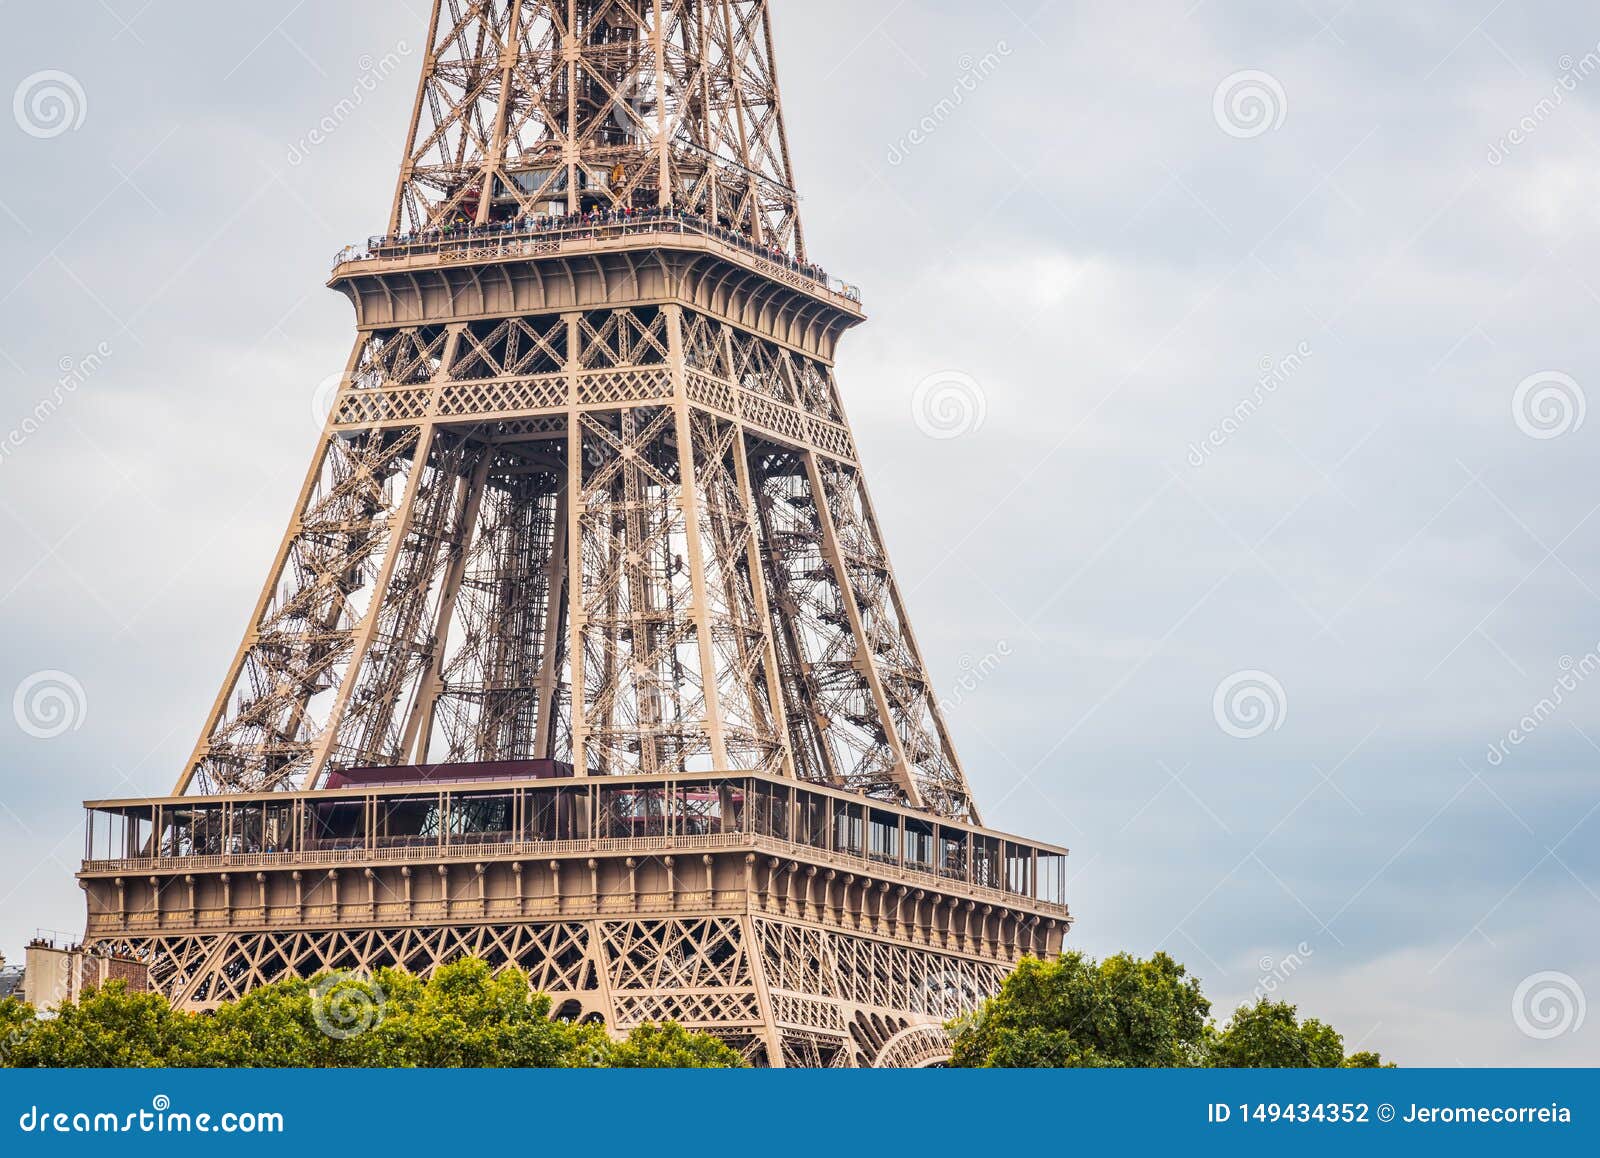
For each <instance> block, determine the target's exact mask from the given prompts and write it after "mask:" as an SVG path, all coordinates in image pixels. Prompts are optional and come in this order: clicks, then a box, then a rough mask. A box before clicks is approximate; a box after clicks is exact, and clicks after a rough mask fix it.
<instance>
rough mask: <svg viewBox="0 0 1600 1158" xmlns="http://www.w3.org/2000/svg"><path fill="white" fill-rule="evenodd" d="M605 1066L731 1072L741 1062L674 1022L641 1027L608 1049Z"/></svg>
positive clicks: (719, 1045)
mask: <svg viewBox="0 0 1600 1158" xmlns="http://www.w3.org/2000/svg"><path fill="white" fill-rule="evenodd" d="M607 1064H608V1065H609V1066H610V1067H611V1068H612V1069H630V1070H734V1069H742V1068H743V1067H744V1064H745V1062H744V1059H743V1058H742V1057H740V1056H739V1055H738V1054H737V1053H735V1052H734V1051H733V1050H732V1049H730V1048H729V1047H728V1046H727V1045H726V1044H725V1043H724V1042H722V1041H719V1040H718V1039H717V1038H714V1037H711V1036H709V1035H707V1034H703V1033H690V1032H689V1031H688V1030H686V1029H684V1028H683V1026H681V1025H679V1024H678V1023H677V1022H674V1021H669V1022H667V1023H666V1024H665V1025H641V1026H639V1028H637V1029H635V1030H634V1031H633V1032H632V1033H631V1034H629V1035H628V1039H627V1040H626V1041H622V1042H618V1043H617V1044H616V1045H614V1046H612V1047H611V1054H610V1059H609V1061H608V1062H607Z"/></svg>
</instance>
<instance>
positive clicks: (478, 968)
mask: <svg viewBox="0 0 1600 1158" xmlns="http://www.w3.org/2000/svg"><path fill="white" fill-rule="evenodd" d="M550 1009H551V1002H550V998H549V997H547V996H545V995H544V994H539V993H535V992H533V990H532V988H531V986H530V985H529V982H528V977H527V975H526V974H525V973H523V972H522V971H520V970H517V969H508V970H506V971H504V972H503V973H499V974H496V973H495V972H494V971H493V970H492V969H490V967H489V966H488V965H487V964H485V963H484V962H482V961H476V960H467V961H461V962H458V963H456V964H453V965H449V966H446V967H444V968H442V969H440V970H438V971H437V972H435V973H434V974H433V976H432V977H430V978H429V979H428V980H426V981H423V980H421V979H419V978H417V977H415V976H413V975H412V974H409V973H406V972H403V971H401V970H395V969H386V970H382V971H380V972H379V973H377V974H376V975H374V976H373V977H372V978H370V979H367V978H359V977H355V976H351V975H347V974H335V975H328V976H323V977H318V978H315V979H313V980H311V981H304V980H300V979H291V980H287V981H280V982H278V983H277V984H274V985H269V986H266V987H264V988H261V989H258V990H256V991H255V992H253V993H251V994H250V995H249V996H247V997H245V998H244V999H243V1000H241V1001H237V1002H231V1003H228V1004H225V1005H223V1006H221V1007H220V1008H219V1009H217V1010H216V1011H215V1012H214V1013H209V1014H186V1013H178V1012H175V1011H174V1010H173V1009H172V1007H171V1006H170V1005H168V1003H167V1002H166V1000H165V999H164V998H161V997H158V996H155V995H153V994H140V993H129V992H128V991H127V989H126V987H125V986H123V985H121V984H117V983H114V984H112V985H108V986H107V987H105V988H104V989H101V990H95V991H91V992H90V993H89V994H87V995H86V996H85V997H84V999H83V1001H82V1002H80V1003H79V1004H77V1005H70V1004H68V1005H63V1006H61V1007H60V1008H59V1009H57V1010H55V1011H54V1013H53V1015H52V1016H51V1017H48V1018H45V1019H39V1020H36V1019H35V1018H34V1015H33V1010H31V1009H29V1008H28V1007H27V1006H25V1005H22V1004H21V1003H19V1002H14V1001H13V1002H7V1003H5V1004H3V1005H0V1065H3V1066H10V1067H14V1068H67V1069H73V1068H105V1069H142V1068H154V1067H173V1068H191V1069H207V1068H240V1069H289V1068H343V1069H378V1068H399V1069H410V1068H429V1069H562V1068H576V1067H597V1068H605V1067H612V1066H626V1067H629V1068H658V1069H690V1068H733V1067H737V1066H741V1065H743V1064H744V1063H743V1061H742V1059H740V1057H739V1055H738V1054H736V1053H734V1052H733V1051H732V1050H730V1049H728V1047H727V1046H725V1045H723V1044H722V1042H720V1041H718V1040H717V1039H716V1038H713V1037H709V1036H707V1035H704V1034H694V1033H689V1032H687V1031H685V1030H684V1029H683V1028H682V1027H680V1026H676V1025H667V1026H641V1027H639V1028H637V1029H635V1030H634V1031H633V1032H632V1034H631V1035H630V1036H629V1037H628V1038H627V1039H626V1040H625V1041H622V1042H613V1041H612V1040H611V1038H610V1036H609V1035H608V1034H607V1033H606V1031H605V1027H604V1026H601V1025H594V1024H590V1025H579V1024H574V1023H572V1022H568V1021H558V1020H552V1019H551V1017H550ZM7 1040H10V1041H12V1044H11V1046H10V1047H9V1048H8V1049H7V1048H4V1046H5V1043H6V1041H7Z"/></svg>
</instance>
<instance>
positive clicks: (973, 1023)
mask: <svg viewBox="0 0 1600 1158" xmlns="http://www.w3.org/2000/svg"><path fill="white" fill-rule="evenodd" d="M1210 1012H1211V1003H1210V1002H1208V1001H1207V1000H1206V999H1205V997H1204V996H1203V995H1202V994H1201V992H1200V983H1199V981H1198V980H1196V979H1195V978H1193V977H1190V976H1189V975H1188V971H1187V970H1186V969H1184V967H1183V966H1182V965H1179V964H1178V963H1177V962H1176V961H1174V960H1173V959H1172V958H1171V957H1168V956H1167V955H1166V954H1165V953H1158V954H1156V956H1155V957H1154V958H1152V959H1151V960H1149V961H1139V960H1137V959H1135V958H1133V957H1131V956H1128V955H1126V954H1123V955H1121V956H1117V957H1111V958H1108V959H1107V960H1105V961H1102V962H1095V961H1094V960H1092V959H1091V958H1089V957H1086V956H1084V955H1083V954H1082V953H1068V954H1067V955H1066V956H1065V957H1063V958H1061V959H1060V960H1059V961H1053V962H1045V961H1039V960H1035V959H1033V958H1028V959H1027V960H1024V961H1023V962H1022V964H1021V965H1020V966H1019V967H1018V968H1017V971H1016V972H1015V973H1013V974H1012V975H1011V976H1010V977H1009V978H1008V979H1007V980H1006V983H1005V986H1004V988H1003V989H1002V990H1001V992H1000V996H998V997H996V998H995V999H993V1000H992V1001H989V1002H987V1003H986V1004H985V1005H984V1007H983V1008H982V1009H981V1010H980V1011H979V1012H978V1013H977V1014H976V1015H975V1016H974V1017H972V1018H970V1019H968V1020H966V1021H963V1022H960V1023H957V1024H956V1025H955V1026H953V1027H952V1029H953V1032H954V1039H955V1050H954V1057H953V1059H952V1064H953V1065H955V1066H958V1067H994V1068H1050V1069H1057V1068H1062V1069H1068V1068H1095V1069H1102V1068H1124V1067H1126V1068H1135V1069H1147V1068H1152V1067H1160V1068H1171V1067H1176V1066H1189V1065H1194V1064H1197V1062H1198V1060H1199V1059H1200V1058H1201V1057H1202V1056H1203V1053H1204V1043H1205V1032H1206V1017H1207V1015H1208V1014H1209V1013H1210Z"/></svg>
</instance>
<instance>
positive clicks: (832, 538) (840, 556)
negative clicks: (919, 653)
mask: <svg viewBox="0 0 1600 1158" xmlns="http://www.w3.org/2000/svg"><path fill="white" fill-rule="evenodd" d="M801 457H802V458H804V459H805V464H806V478H807V480H808V481H809V483H810V486H811V497H812V501H813V502H814V504H815V505H816V508H817V522H818V525H819V526H820V527H821V529H822V549H823V551H824V553H825V554H826V555H827V557H828V562H829V563H830V564H831V565H832V567H833V571H834V574H835V575H836V576H838V579H839V596H840V599H841V601H842V602H843V603H844V611H845V616H846V618H848V619H849V621H850V631H851V634H853V635H854V636H855V638H856V664H857V667H858V668H859V669H860V671H861V675H862V677H863V678H864V679H865V680H866V681H867V686H868V687H870V688H871V689H872V702H873V704H874V705H875V706H876V707H877V709H878V717H879V719H880V720H882V722H883V735H884V743H885V744H886V745H887V746H888V748H889V753H890V756H891V758H892V759H893V760H894V777H895V780H896V781H898V782H899V784H900V789H901V791H903V792H904V793H905V794H906V800H907V801H908V802H909V803H910V805H911V807H913V808H921V807H922V795H921V793H919V792H918V791H917V783H916V779H915V778H914V777H913V776H912V775H911V762H910V761H909V760H908V759H907V758H906V750H905V747H904V745H902V744H901V742H900V733H899V732H897V731H896V730H895V726H894V713H893V712H891V711H890V709H889V696H888V693H887V692H885V691H884V690H883V677H882V674H881V673H880V672H879V671H878V664H877V661H876V660H875V659H874V658H873V655H872V640H871V639H870V638H869V637H868V635H867V628H866V624H865V622H864V621H863V620H862V618H861V606H860V604H859V603H857V602H856V592H855V587H854V586H853V585H852V583H851V581H850V569H849V566H848V564H847V563H846V561H845V557H844V552H843V551H842V550H841V549H840V547H839V534H838V530H837V526H836V524H835V523H834V521H833V508H832V506H831V505H830V504H829V502H828V491H827V487H826V486H825V485H824V484H823V479H822V471H821V470H820V469H818V467H817V456H816V455H815V454H813V453H812V452H811V451H809V450H808V451H804V452H802V454H801Z"/></svg>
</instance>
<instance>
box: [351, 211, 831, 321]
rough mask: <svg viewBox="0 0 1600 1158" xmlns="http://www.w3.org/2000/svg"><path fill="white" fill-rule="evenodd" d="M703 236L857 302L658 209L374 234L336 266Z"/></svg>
mask: <svg viewBox="0 0 1600 1158" xmlns="http://www.w3.org/2000/svg"><path fill="white" fill-rule="evenodd" d="M663 235H665V236H680V237H683V236H688V237H704V238H707V239H709V240H711V241H715V242H717V243H719V244H720V245H722V246H723V247H725V248H727V249H731V250H734V251H736V252H739V253H741V254H744V255H746V256H747V257H750V258H753V259H754V260H755V261H756V263H757V264H758V265H766V266H768V267H771V269H772V270H776V271H782V272H784V273H787V274H789V275H791V276H793V277H796V278H799V279H801V280H803V281H806V282H810V283H812V284H814V285H816V286H819V287H821V288H823V289H826V290H827V291H828V292H829V293H833V294H837V295H839V296H840V297H843V298H846V299H848V300H849V301H852V302H855V303H856V304H857V305H859V304H860V303H861V290H860V289H859V288H858V287H856V286H854V285H851V284H850V283H849V282H846V281H841V280H840V279H838V278H836V277H831V276H829V274H828V272H827V271H826V270H824V269H822V268H821V267H820V266H817V265H813V264H811V263H809V262H801V261H796V260H795V259H794V258H792V257H790V256H789V255H788V254H786V253H784V252H783V251H782V250H779V249H775V248H773V247H770V246H762V245H757V244H756V243H755V242H754V241H752V240H751V239H750V238H749V237H747V236H745V235H744V234H743V233H740V232H739V231H738V230H735V229H724V228H723V227H721V226H719V225H713V224H712V223H711V222H709V221H706V220H705V219H703V218H700V217H696V216H695V215H693V214H690V213H679V212H676V211H673V210H655V211H648V212H644V213H636V214H633V215H631V216H623V215H617V214H601V215H584V216H581V217H547V218H534V219H531V220H526V221H516V222H509V223H507V224H505V225H489V226H482V227H477V228H471V229H443V230H438V229H436V230H430V231H428V232H427V233H420V234H419V233H412V234H406V235H403V236H399V237H373V238H369V239H368V240H367V242H366V244H364V245H350V246H346V247H345V248H344V249H343V250H341V251H340V252H339V255H338V256H337V257H336V258H335V259H334V266H333V267H334V269H335V270H338V269H339V268H340V267H342V266H345V265H350V264H353V263H363V262H377V261H405V260H408V259H410V258H414V257H448V258H451V259H453V260H463V261H465V260H471V259H473V258H495V257H541V256H549V255H551V254H558V253H561V252H562V251H563V250H564V249H565V248H566V247H567V246H569V245H572V246H576V245H579V244H582V243H587V242H592V241H606V240H613V239H617V238H627V237H648V236H663Z"/></svg>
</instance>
